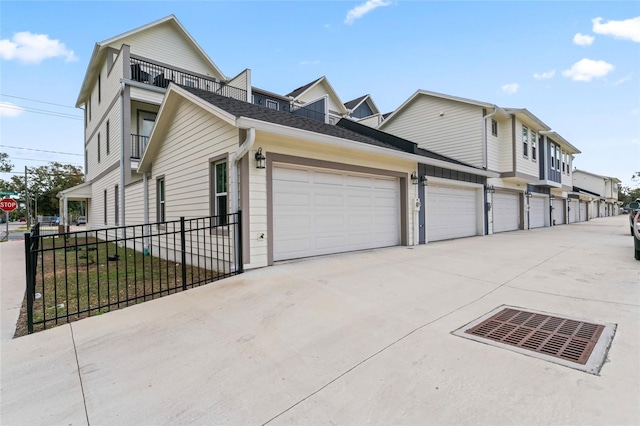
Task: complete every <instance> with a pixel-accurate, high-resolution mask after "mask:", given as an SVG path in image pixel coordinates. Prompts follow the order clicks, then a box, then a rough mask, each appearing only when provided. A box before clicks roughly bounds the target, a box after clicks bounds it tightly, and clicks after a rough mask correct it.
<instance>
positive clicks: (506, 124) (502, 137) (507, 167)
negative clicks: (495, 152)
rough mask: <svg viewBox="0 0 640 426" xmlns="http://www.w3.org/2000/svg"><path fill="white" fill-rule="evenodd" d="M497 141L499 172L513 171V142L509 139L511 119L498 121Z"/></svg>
mask: <svg viewBox="0 0 640 426" xmlns="http://www.w3.org/2000/svg"><path fill="white" fill-rule="evenodd" d="M498 139H499V144H500V170H499V171H500V172H501V173H505V172H512V171H513V141H512V139H511V119H505V120H499V121H498Z"/></svg>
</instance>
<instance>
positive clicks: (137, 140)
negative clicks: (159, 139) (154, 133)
mask: <svg viewBox="0 0 640 426" xmlns="http://www.w3.org/2000/svg"><path fill="white" fill-rule="evenodd" d="M148 142H149V136H142V135H134V134H132V135H131V158H133V159H136V160H140V159H141V158H142V154H144V150H145V148H146V147H147V143H148Z"/></svg>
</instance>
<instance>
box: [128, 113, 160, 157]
mask: <svg viewBox="0 0 640 426" xmlns="http://www.w3.org/2000/svg"><path fill="white" fill-rule="evenodd" d="M156 115H157V114H156V113H155V112H147V111H138V137H137V138H135V139H136V140H135V142H134V143H135V146H134V147H133V152H134V153H136V154H137V155H135V154H134V157H136V158H142V154H143V153H144V149H145V148H146V146H147V142H149V136H151V131H152V130H153V126H154V125H155V124H156Z"/></svg>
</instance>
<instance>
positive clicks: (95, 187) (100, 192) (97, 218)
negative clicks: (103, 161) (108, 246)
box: [87, 170, 120, 229]
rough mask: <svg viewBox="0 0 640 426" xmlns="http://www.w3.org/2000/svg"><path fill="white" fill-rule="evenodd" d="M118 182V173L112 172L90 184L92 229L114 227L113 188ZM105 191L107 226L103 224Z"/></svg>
mask: <svg viewBox="0 0 640 426" xmlns="http://www.w3.org/2000/svg"><path fill="white" fill-rule="evenodd" d="M119 182H120V171H119V170H114V171H113V172H111V173H109V174H108V175H106V176H104V177H103V178H102V179H100V180H98V181H95V182H93V183H92V184H91V208H90V209H89V217H88V218H87V221H88V222H89V224H90V226H91V228H92V229H98V228H104V227H105V226H115V186H116V185H118V184H119ZM105 189H106V190H107V224H106V225H105V222H104V205H105V204H104V191H105Z"/></svg>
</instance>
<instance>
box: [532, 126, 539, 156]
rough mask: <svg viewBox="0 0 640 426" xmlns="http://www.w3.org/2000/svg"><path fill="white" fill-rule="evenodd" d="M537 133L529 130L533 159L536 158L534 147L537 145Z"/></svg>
mask: <svg viewBox="0 0 640 426" xmlns="http://www.w3.org/2000/svg"><path fill="white" fill-rule="evenodd" d="M537 137H538V136H537V135H536V132H531V158H532V159H533V160H534V161H535V160H536V158H537V154H536V148H537V146H538V139H537Z"/></svg>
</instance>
